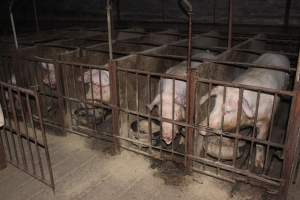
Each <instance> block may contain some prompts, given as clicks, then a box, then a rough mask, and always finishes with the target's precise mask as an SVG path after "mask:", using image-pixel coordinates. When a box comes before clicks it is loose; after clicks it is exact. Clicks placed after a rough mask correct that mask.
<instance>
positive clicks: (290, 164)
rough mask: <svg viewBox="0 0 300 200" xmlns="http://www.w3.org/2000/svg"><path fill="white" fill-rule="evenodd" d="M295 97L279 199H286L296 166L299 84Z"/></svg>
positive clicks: (299, 100)
mask: <svg viewBox="0 0 300 200" xmlns="http://www.w3.org/2000/svg"><path fill="white" fill-rule="evenodd" d="M295 92H296V96H295V97H294V98H293V103H292V110H291V115H290V118H289V125H288V131H287V140H286V144H285V147H284V154H283V155H284V162H283V171H282V178H283V180H284V182H283V184H282V185H281V191H280V193H279V194H280V199H286V198H287V194H288V190H289V186H290V184H291V182H292V179H293V177H292V175H293V168H294V166H295V165H296V164H297V159H296V158H297V157H298V155H296V151H297V145H298V141H299V128H300V124H299V123H298V122H299V121H300V84H299V82H298V83H297V85H296V88H295Z"/></svg>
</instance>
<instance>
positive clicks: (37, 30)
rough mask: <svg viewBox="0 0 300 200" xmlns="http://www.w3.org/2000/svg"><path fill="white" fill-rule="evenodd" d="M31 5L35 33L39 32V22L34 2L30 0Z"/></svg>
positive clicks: (34, 0)
mask: <svg viewBox="0 0 300 200" xmlns="http://www.w3.org/2000/svg"><path fill="white" fill-rule="evenodd" d="M32 5H33V12H34V19H35V28H36V32H39V31H40V26H39V20H38V15H37V9H36V0H32Z"/></svg>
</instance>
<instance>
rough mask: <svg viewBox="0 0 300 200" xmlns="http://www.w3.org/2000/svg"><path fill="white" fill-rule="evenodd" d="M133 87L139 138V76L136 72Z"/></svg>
mask: <svg viewBox="0 0 300 200" xmlns="http://www.w3.org/2000/svg"><path fill="white" fill-rule="evenodd" d="M135 87H136V93H135V103H136V112H137V114H136V115H135V116H136V121H137V124H138V125H137V132H138V138H140V126H139V124H140V117H139V107H140V105H139V78H138V73H135Z"/></svg>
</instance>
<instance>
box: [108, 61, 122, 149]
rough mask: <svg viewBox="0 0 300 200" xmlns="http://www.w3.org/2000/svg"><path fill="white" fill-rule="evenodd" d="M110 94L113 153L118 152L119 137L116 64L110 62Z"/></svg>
mask: <svg viewBox="0 0 300 200" xmlns="http://www.w3.org/2000/svg"><path fill="white" fill-rule="evenodd" d="M109 79H110V94H111V99H110V100H111V104H112V131H113V136H114V137H113V141H114V151H115V153H119V152H120V141H119V139H118V137H117V136H119V93H118V81H117V80H118V77H117V66H116V62H113V61H111V62H110V64H109Z"/></svg>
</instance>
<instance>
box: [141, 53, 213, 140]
mask: <svg viewBox="0 0 300 200" xmlns="http://www.w3.org/2000/svg"><path fill="white" fill-rule="evenodd" d="M193 58H199V59H201V58H209V59H214V58H215V55H214V54H213V53H211V52H201V53H199V54H196V55H194V56H193ZM199 64H200V63H199V62H192V63H191V67H192V68H196V67H198V66H199ZM186 69H187V63H186V61H184V62H181V63H179V64H178V65H176V66H174V67H171V68H170V69H168V70H167V71H166V72H165V73H166V74H170V75H175V76H176V75H177V76H182V77H186ZM160 90H161V91H160ZM173 104H174V110H173ZM155 106H158V110H159V112H158V113H159V114H160V113H162V116H161V117H163V118H166V119H172V114H174V120H176V121H184V120H185V109H186V82H185V81H179V80H175V94H174V99H173V80H172V79H167V78H163V79H161V80H160V81H159V86H158V92H157V95H156V96H155V98H154V100H153V101H152V102H151V103H150V104H149V105H147V107H148V109H149V110H150V111H151V110H153V108H154V107H155ZM161 126H162V139H163V140H164V142H165V143H166V144H167V145H169V144H171V143H172V141H173V139H174V138H175V137H176V135H177V134H178V133H179V130H180V128H181V127H179V126H178V125H176V124H175V125H174V130H173V124H172V123H169V122H162V123H161ZM173 133H174V134H173Z"/></svg>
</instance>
